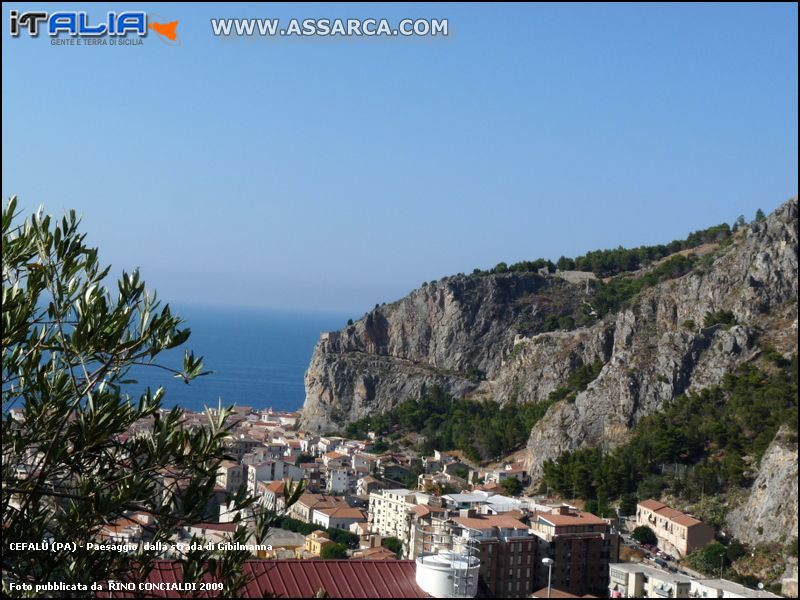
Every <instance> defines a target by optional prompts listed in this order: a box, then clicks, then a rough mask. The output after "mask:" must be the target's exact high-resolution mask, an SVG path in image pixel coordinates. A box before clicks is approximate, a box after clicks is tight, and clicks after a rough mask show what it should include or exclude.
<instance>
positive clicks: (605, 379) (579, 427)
mask: <svg viewBox="0 0 800 600" xmlns="http://www.w3.org/2000/svg"><path fill="white" fill-rule="evenodd" d="M719 310H730V311H732V312H733V313H734V314H735V315H736V319H737V322H738V325H736V326H734V327H731V328H729V329H727V330H726V329H724V328H721V327H719V326H717V327H710V328H702V323H703V319H704V317H705V315H706V313H708V312H712V311H719ZM692 323H694V325H692ZM609 326H610V327H611V328H612V329H613V332H612V333H611V335H612V336H613V345H612V347H611V351H610V357H609V360H608V362H607V364H606V365H605V367H604V368H603V370H602V371H601V373H600V375H599V376H598V377H597V379H595V381H593V382H592V383H591V384H590V385H589V387H588V388H587V389H586V390H585V391H584V392H582V393H580V394H578V396H577V398H576V400H575V402H574V403H572V404H568V405H562V406H554V407H552V408H551V409H550V410H549V411H548V413H547V415H545V418H543V419H542V420H541V421H539V422H538V423H537V424H536V425H535V426H534V429H533V431H532V432H531V437H530V439H529V442H528V464H529V467H530V469H531V471H532V473H533V476H534V478H536V477H538V476H540V475H541V470H542V465H543V463H544V462H545V461H546V460H550V459H555V458H556V457H557V456H558V455H559V454H560V453H561V452H563V451H564V450H573V449H576V448H580V447H582V446H601V447H613V446H614V445H617V444H619V443H621V442H623V441H625V439H626V437H627V434H628V431H629V430H630V428H631V427H632V426H633V425H634V424H635V423H636V422H637V421H638V420H639V419H641V418H642V417H644V416H646V415H649V414H652V413H653V412H655V411H657V410H659V409H660V407H661V406H662V405H663V404H664V402H666V401H668V400H670V399H672V398H674V397H675V396H677V395H679V394H681V393H683V392H685V391H696V390H699V389H702V388H705V387H708V386H711V385H714V384H716V383H718V382H719V381H720V380H721V379H722V377H723V376H724V375H725V374H726V373H728V372H730V371H731V370H732V369H734V368H736V366H737V365H739V364H740V363H742V362H743V361H747V360H749V359H751V358H753V357H754V356H755V355H756V354H757V353H758V352H759V349H758V347H757V344H756V328H758V330H759V331H760V332H761V335H764V332H766V333H767V334H770V335H767V337H771V340H770V341H775V342H780V344H779V345H780V346H781V350H783V351H785V352H787V353H790V352H796V351H797V200H796V199H794V200H791V201H789V202H787V203H785V204H783V205H782V206H781V207H780V208H778V209H777V210H776V211H775V212H774V213H773V214H772V215H770V216H769V217H768V218H767V219H766V220H765V221H762V222H760V223H754V224H753V225H752V226H751V227H750V228H748V229H747V230H746V233H745V236H744V238H743V239H740V240H737V241H736V242H735V243H734V244H732V245H731V246H730V247H729V248H728V249H727V251H726V252H724V253H723V254H721V255H720V256H718V257H717V258H716V259H715V260H714V261H713V263H712V264H710V265H707V266H706V267H704V268H699V269H695V270H694V271H692V272H690V273H688V274H687V275H685V276H683V277H680V278H678V279H672V280H669V281H665V282H663V283H661V284H659V285H657V286H654V287H652V288H650V289H648V290H646V291H645V292H644V293H642V294H641V295H640V296H639V297H638V298H637V299H636V300H635V301H634V302H633V303H632V304H631V305H630V307H629V308H627V309H625V310H623V311H621V312H620V313H619V314H617V315H616V317H615V318H614V322H613V324H611V325H609V323H598V324H597V325H595V329H597V330H601V331H604V332H605V331H607V328H608V327H609ZM787 326H788V327H787ZM787 328H788V329H789V330H790V331H789V333H790V336H786V335H784V332H783V331H784V330H785V329H787ZM540 343H542V342H540ZM551 345H552V344H551Z"/></svg>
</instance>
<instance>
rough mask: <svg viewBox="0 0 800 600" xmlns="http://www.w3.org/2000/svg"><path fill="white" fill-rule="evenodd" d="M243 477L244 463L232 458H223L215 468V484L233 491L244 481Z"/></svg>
mask: <svg viewBox="0 0 800 600" xmlns="http://www.w3.org/2000/svg"><path fill="white" fill-rule="evenodd" d="M244 477H245V476H244V465H240V464H239V463H238V462H236V461H233V460H223V461H222V463H221V464H220V465H219V469H218V470H217V485H218V486H220V487H223V488H225V489H226V490H227V491H229V492H233V491H236V490H237V489H239V486H240V485H242V484H243V483H244V482H245V478H244Z"/></svg>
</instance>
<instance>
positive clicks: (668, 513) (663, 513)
mask: <svg viewBox="0 0 800 600" xmlns="http://www.w3.org/2000/svg"><path fill="white" fill-rule="evenodd" d="M655 512H656V514H657V515H658V516H659V517H664V518H665V519H674V518H675V517H682V516H683V513H682V512H681V511H679V510H675V509H674V508H670V507H669V506H665V507H664V508H659V509H658V510H657V511H655Z"/></svg>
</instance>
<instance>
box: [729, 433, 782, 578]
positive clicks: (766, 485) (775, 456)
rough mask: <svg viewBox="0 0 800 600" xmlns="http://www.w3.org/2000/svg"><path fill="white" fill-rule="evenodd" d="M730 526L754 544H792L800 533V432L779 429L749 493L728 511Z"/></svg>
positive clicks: (732, 532) (762, 460)
mask: <svg viewBox="0 0 800 600" xmlns="http://www.w3.org/2000/svg"><path fill="white" fill-rule="evenodd" d="M727 525H728V529H729V530H730V532H731V534H732V535H733V536H734V537H736V538H738V539H740V540H742V541H743V542H746V543H747V544H751V545H756V544H761V543H768V542H776V541H777V542H783V543H789V542H790V541H791V540H792V538H794V537H796V536H797V436H796V435H792V434H791V433H790V432H789V431H788V430H787V429H782V430H781V431H779V432H778V434H777V435H776V436H775V439H774V440H773V441H772V443H771V444H770V445H769V448H767V451H766V452H765V453H764V456H763V457H762V458H761V465H760V467H759V469H758V477H756V480H755V482H754V483H753V486H752V487H751V488H750V494H749V496H748V497H747V499H746V500H745V501H744V503H743V504H742V505H741V506H739V507H737V508H735V509H734V510H732V511H731V512H730V513H729V514H728V517H727ZM796 577H797V575H796V574H795V578H796Z"/></svg>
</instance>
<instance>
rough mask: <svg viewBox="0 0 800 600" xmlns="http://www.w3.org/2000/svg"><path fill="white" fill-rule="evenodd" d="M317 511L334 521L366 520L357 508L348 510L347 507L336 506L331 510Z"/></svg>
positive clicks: (321, 509)
mask: <svg viewBox="0 0 800 600" xmlns="http://www.w3.org/2000/svg"><path fill="white" fill-rule="evenodd" d="M317 511H319V512H321V513H322V514H324V515H328V516H329V517H334V518H336V519H366V518H367V517H366V515H365V514H364V511H361V510H358V509H357V508H350V507H349V506H347V505H344V506H336V507H333V508H318V509H317Z"/></svg>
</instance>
